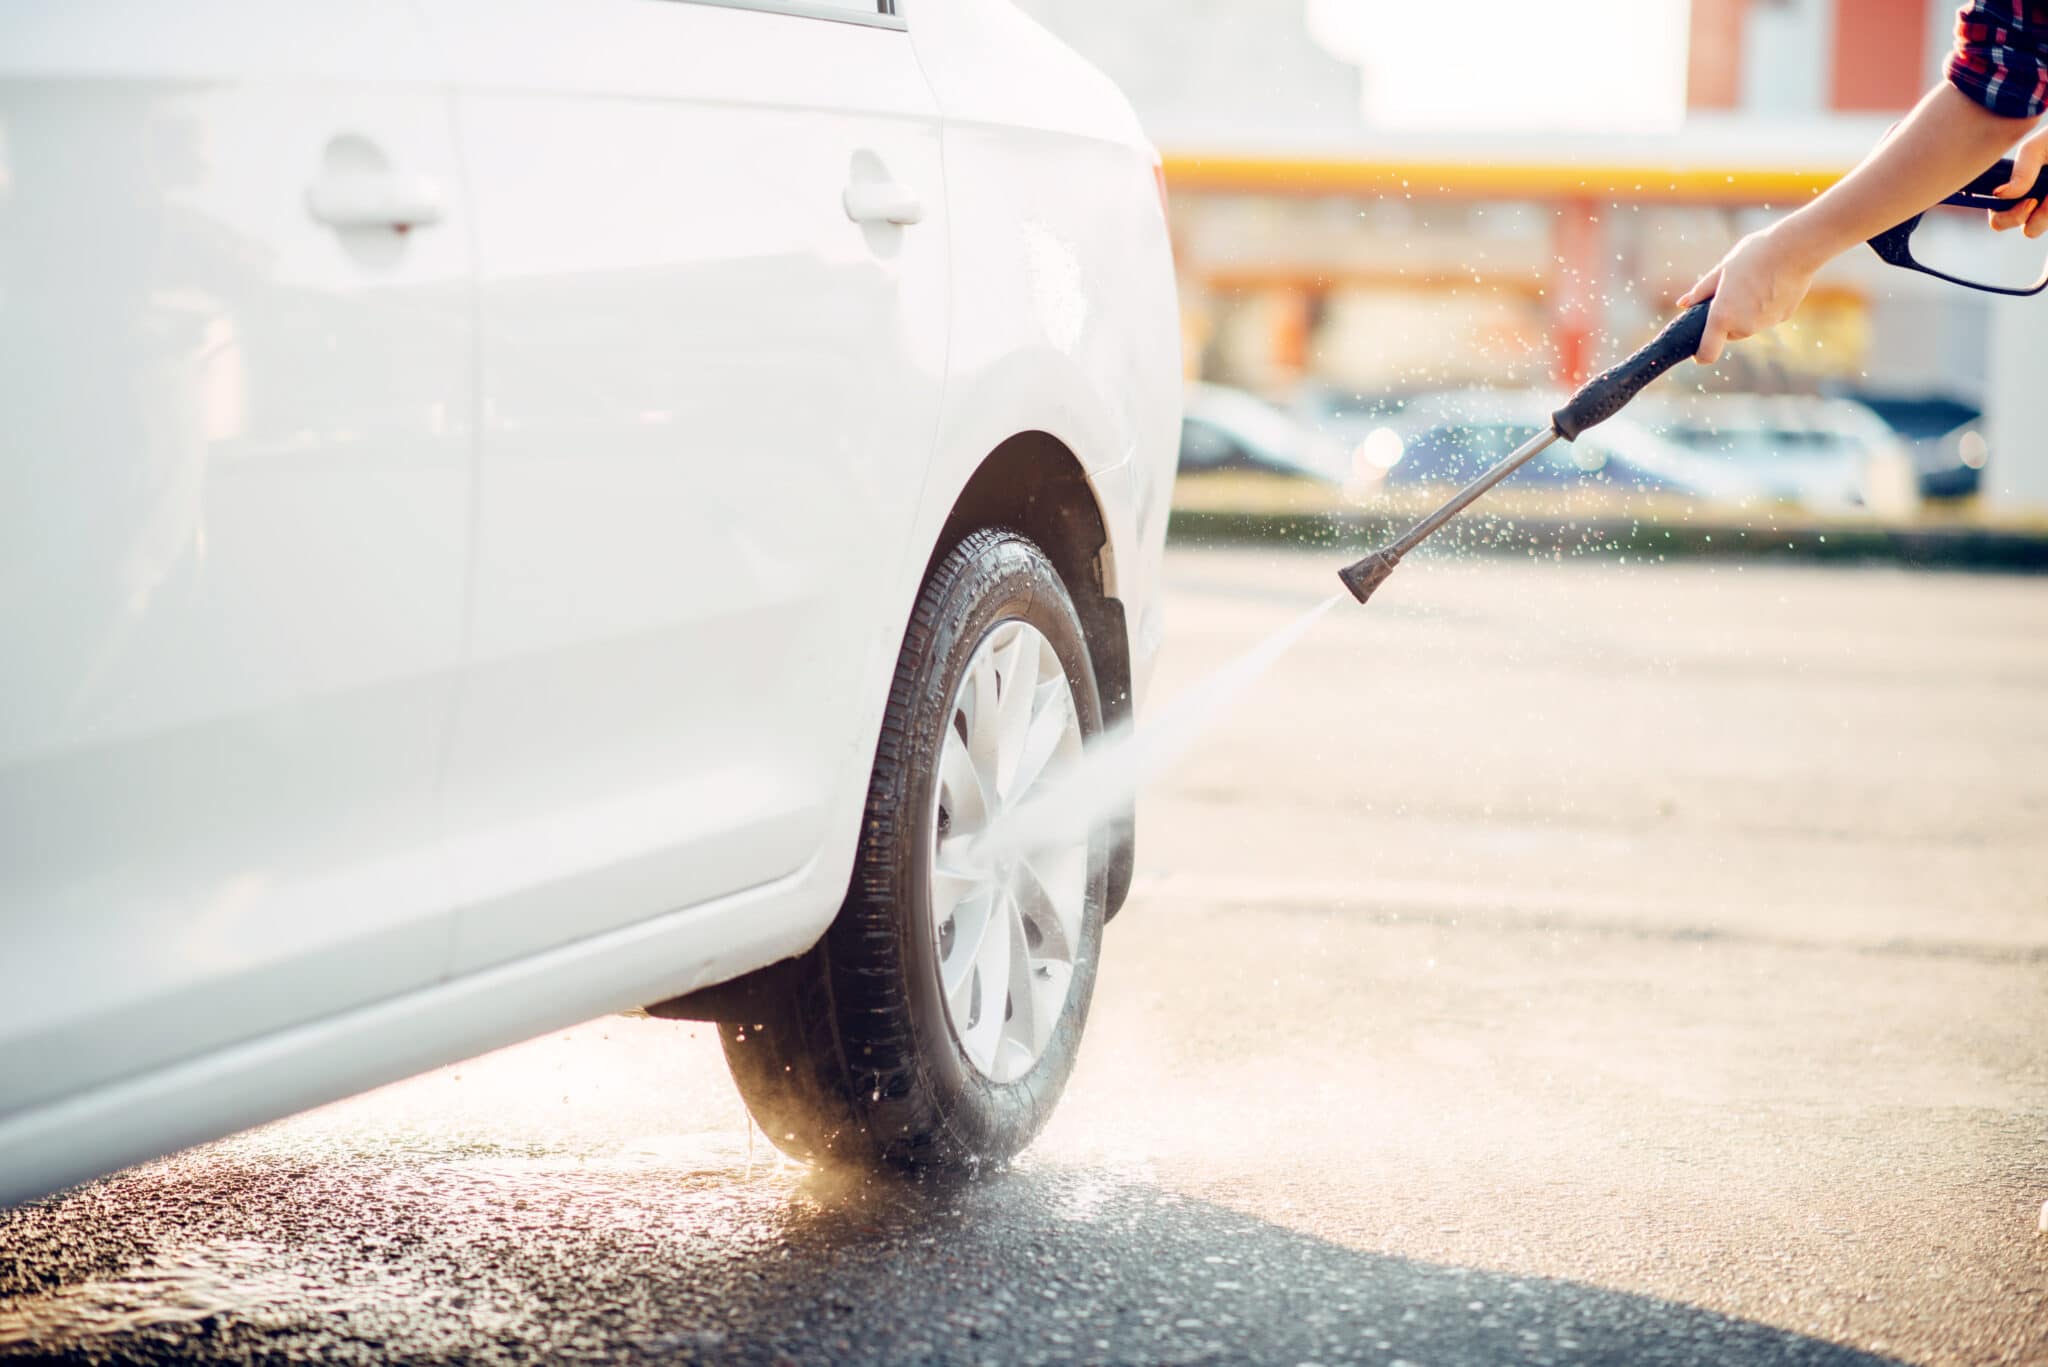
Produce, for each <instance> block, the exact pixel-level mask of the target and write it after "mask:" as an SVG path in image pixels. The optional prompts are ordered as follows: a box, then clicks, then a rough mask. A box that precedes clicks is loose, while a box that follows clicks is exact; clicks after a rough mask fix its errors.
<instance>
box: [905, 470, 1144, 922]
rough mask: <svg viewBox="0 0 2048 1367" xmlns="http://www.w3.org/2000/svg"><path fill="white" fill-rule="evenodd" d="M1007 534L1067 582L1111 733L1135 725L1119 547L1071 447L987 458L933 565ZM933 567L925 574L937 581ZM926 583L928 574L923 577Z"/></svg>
mask: <svg viewBox="0 0 2048 1367" xmlns="http://www.w3.org/2000/svg"><path fill="white" fill-rule="evenodd" d="M984 527H995V528H1004V529H1007V530H1009V531H1013V532H1017V533H1019V534H1021V535H1023V536H1027V537H1029V538H1030V539H1031V540H1032V541H1033V542H1034V543H1036V544H1037V546H1038V547H1039V549H1040V550H1042V551H1044V552H1045V554H1046V557H1047V558H1048V559H1049V560H1051V561H1052V563H1053V568H1054V569H1056V570H1058V571H1059V573H1060V578H1061V579H1062V580H1064V581H1065V582H1066V585H1067V593H1068V594H1069V596H1071V597H1072V598H1073V600H1074V609H1075V611H1076V613H1077V614H1078V615H1079V616H1080V618H1081V632H1082V635H1083V636H1084V637H1085V638H1086V640H1087V642H1088V656H1089V663H1090V666H1091V667H1092V669H1093V670H1094V673H1095V688H1096V692H1097V694H1098V695H1099V696H1100V698H1101V700H1102V719H1103V725H1104V726H1105V728H1108V729H1114V728H1116V727H1119V726H1123V725H1127V724H1129V722H1130V720H1131V711H1132V679H1131V634H1130V625H1129V623H1128V621H1126V619H1125V616H1124V605H1123V602H1122V600H1121V599H1120V598H1119V597H1118V596H1117V565H1116V554H1115V545H1114V543H1113V542H1112V540H1111V538H1110V534H1109V523H1108V521H1107V519H1106V516H1105V513H1104V509H1103V505H1102V500H1101V498H1100V497H1099V496H1098V494H1097V492H1096V489H1095V485H1094V482H1093V481H1092V480H1091V479H1090V478H1089V476H1088V471H1087V469H1086V468H1085V467H1084V466H1083V465H1082V464H1081V461H1080V458H1079V457H1078V456H1076V455H1075V454H1074V452H1073V450H1072V449H1071V448H1069V447H1068V446H1067V444H1066V443H1065V442H1063V441H1061V440H1060V439H1059V438H1058V437H1056V436H1053V435H1052V434H1051V433H1049V432H1038V431H1033V432H1020V433H1018V434H1016V435H1015V436H1013V437H1010V438H1009V439H1008V440H1006V441H1004V442H1002V443H1001V444H1000V445H998V446H997V447H996V448H995V449H994V450H993V451H991V452H989V454H988V455H987V456H986V457H985V458H983V460H982V462H981V464H980V465H979V466H977V467H976V468H975V471H974V473H973V474H972V475H970V476H969V477H968V480H967V483H966V484H965V485H964V486H963V487H962V488H961V490H960V493H959V496H958V497H957V498H955V499H954V500H953V507H952V510H951V511H950V512H949V513H948V514H947V516H946V521H945V525H944V527H943V528H942V529H941V531H940V534H939V538H938V544H937V546H936V547H935V548H934V549H933V551H932V560H933V561H936V560H937V559H938V557H940V556H942V555H944V554H945V553H946V552H947V551H948V550H950V549H951V548H952V547H954V546H957V545H958V544H959V543H960V541H961V539H962V538H963V537H965V536H967V535H968V534H969V533H971V532H975V531H978V530H980V529H982V528H984ZM930 570H931V565H930V563H929V562H928V563H927V564H926V566H925V570H924V573H925V574H929V573H930ZM922 577H923V575H920V578H922ZM1135 836H1136V832H1135V829H1134V823H1133V822H1132V820H1131V819H1130V818H1128V817H1126V818H1123V819H1121V820H1119V821H1118V823H1117V826H1116V829H1115V831H1114V832H1113V842H1112V845H1111V849H1110V864H1109V899H1108V904H1107V906H1106V907H1105V908H1104V912H1105V915H1106V916H1114V915H1116V913H1117V912H1118V911H1119V910H1120V909H1121V908H1122V906H1123V903H1124V899H1125V898H1126V897H1127V896H1128V895H1129V893H1130V887H1131V873H1132V865H1133V859H1134V855H1135V852H1136V840H1135Z"/></svg>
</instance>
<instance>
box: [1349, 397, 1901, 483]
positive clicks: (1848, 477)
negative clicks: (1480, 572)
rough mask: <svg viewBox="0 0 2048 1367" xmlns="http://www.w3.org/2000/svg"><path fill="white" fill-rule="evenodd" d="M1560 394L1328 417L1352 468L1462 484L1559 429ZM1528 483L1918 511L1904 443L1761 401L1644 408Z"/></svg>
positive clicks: (1834, 411)
mask: <svg viewBox="0 0 2048 1367" xmlns="http://www.w3.org/2000/svg"><path fill="white" fill-rule="evenodd" d="M1563 399H1564V396H1563V395H1562V394H1561V393H1554V392H1546V391H1538V390H1495V389H1463V390H1453V391H1443V392H1438V393H1428V394H1418V395H1411V396H1405V397H1402V398H1401V399H1399V400H1398V401H1386V402H1383V403H1379V404H1367V403H1365V402H1363V401H1360V402H1357V403H1354V404H1352V405H1350V406H1343V405H1333V404H1327V403H1326V404H1325V406H1323V407H1322V409H1321V412H1322V413H1323V415H1324V416H1323V418H1322V426H1321V430H1322V432H1323V434H1324V435H1325V436H1327V437H1329V438H1331V439H1332V440H1335V441H1340V442H1348V443H1351V444H1352V445H1353V449H1354V452H1355V456H1354V460H1353V461H1352V463H1351V468H1352V469H1353V470H1354V471H1358V472H1363V473H1366V474H1369V475H1370V474H1374V473H1375V472H1376V474H1377V478H1378V479H1379V480H1380V482H1381V483H1382V484H1384V485H1402V484H1439V485H1442V484H1462V483H1464V482H1466V481H1467V480H1470V479H1472V478H1474V477H1476V476H1477V475H1479V474H1480V473H1481V472H1483V471H1484V470H1485V469H1486V468H1487V467H1488V466H1489V465H1491V464H1493V463H1494V462H1496V461H1498V460H1500V459H1501V458H1502V457H1504V456H1506V455H1507V454H1508V453H1509V452H1510V451H1512V450H1513V449H1514V448H1515V447H1517V446H1519V445H1521V444H1522V443H1523V442H1525V441H1527V440H1528V439H1529V438H1530V437H1532V436H1535V435H1536V434H1537V433H1538V432H1540V431H1542V430H1544V429H1545V428H1546V427H1548V426H1549V422H1550V414H1551V413H1552V412H1554V411H1555V410H1556V409H1557V408H1558V407H1559V406H1560V405H1561V404H1562V402H1563ZM1512 482H1513V483H1515V484H1519V485H1523V486H1527V485H1531V484H1538V483H1550V484H1570V485H1584V486H1588V487H1608V488H1614V489H1636V490H1648V491H1664V492H1670V493H1679V494H1685V495H1689V496H1692V497H1696V498H1701V499H1707V500H1712V501H1717V502H1727V503H1744V502H1756V501H1763V502H1791V503H1798V504H1802V505H1804V506H1807V507H1812V508H1818V509H1826V508H1847V507H1854V506H1866V505H1867V506H1881V507H1885V508H1888V509H1889V508H1896V507H1899V506H1901V505H1902V504H1904V505H1910V503H1911V501H1912V500H1913V498H1914V497H1915V492H1914V487H1913V478H1912V472H1911V462H1910V458H1909V457H1908V456H1907V454H1906V451H1905V447H1904V444H1903V443H1902V442H1901V441H1900V440H1899V439H1898V438H1897V437H1896V436H1895V435H1894V434H1893V433H1892V432H1891V430H1890V429H1889V428H1887V427H1886V426H1885V424H1884V423H1883V422H1881V421H1879V420H1878V419H1877V418H1876V416H1875V415H1874V414H1872V413H1871V412H1870V411H1869V410H1867V409H1865V408H1863V407H1862V406H1861V405H1858V404H1855V403H1852V402H1849V401H1846V400H1838V399H1815V398H1784V397H1779V396H1756V395H1683V396H1677V397H1671V396H1664V395H1645V396H1644V397H1643V398H1642V399H1640V400H1638V401H1637V403H1636V404H1635V405H1633V406H1631V407H1630V409H1629V410H1628V411H1627V412H1624V413H1622V414H1619V415H1617V416H1616V417H1614V418H1611V419H1609V420H1608V421H1607V422H1605V423H1603V424H1602V425H1601V426H1599V427H1597V428H1595V429H1594V430H1592V431H1590V432H1588V433H1586V434H1585V435H1584V436H1582V437H1581V438H1580V439H1579V440H1578V441H1577V442H1572V443H1559V444H1558V445H1556V446H1554V447H1552V448H1551V449H1550V450H1548V451H1546V452H1544V454H1543V455H1542V456H1540V457H1538V458H1537V459H1536V460H1534V461H1532V462H1530V464H1529V465H1528V466H1526V467H1524V468H1523V469H1522V470H1520V471H1518V472H1517V473H1516V474H1515V475H1514V476H1513V477H1512Z"/></svg>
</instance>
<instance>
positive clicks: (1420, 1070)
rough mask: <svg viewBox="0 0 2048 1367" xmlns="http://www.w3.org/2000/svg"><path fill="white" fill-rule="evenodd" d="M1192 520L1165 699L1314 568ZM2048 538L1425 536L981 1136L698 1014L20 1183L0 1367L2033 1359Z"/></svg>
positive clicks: (1231, 782)
mask: <svg viewBox="0 0 2048 1367" xmlns="http://www.w3.org/2000/svg"><path fill="white" fill-rule="evenodd" d="M1325 559H1327V557H1305V556H1290V555H1272V554H1252V553H1246V552H1222V551H1217V552H1191V551H1178V552H1176V553H1175V554H1174V556H1173V557H1172V559H1171V562H1170V571H1171V575H1172V587H1173V592H1172V601H1171V606H1172V609H1173V611H1174V618H1173V627H1174V633H1173V644H1172V647H1171V652H1170V654H1169V656H1168V659H1167V661H1166V663H1165V665H1164V666H1163V673H1162V677H1161V680H1160V688H1161V692H1162V693H1163V694H1170V693H1171V692H1172V691H1173V690H1174V689H1175V688H1176V687H1178V686H1179V685H1181V684H1183V683H1185V682H1187V681H1188V680H1190V679H1192V678H1194V677H1196V676H1198V675H1199V674H1200V673H1201V672H1202V671H1204V670H1206V669H1208V668H1210V667H1212V666H1214V665H1216V664H1218V663H1221V662H1222V661H1223V660H1225V659H1227V658H1228V657H1229V656H1231V655H1232V654H1233V653H1234V652H1236V651H1238V650H1241V649H1243V648H1244V647H1245V646H1247V645H1249V644H1250V643H1251V642H1252V641H1254V640H1256V639H1258V638H1259V637H1260V636H1262V635H1264V634H1265V633H1266V632H1268V631H1270V630H1272V629H1273V628H1274V627H1276V626H1278V625H1279V624H1280V623H1281V622H1283V621H1284V620H1286V618H1287V617H1288V616H1289V615H1291V614H1292V613H1295V612H1298V611H1301V610H1304V609H1306V608H1307V607H1309V606H1311V605H1312V604H1313V603H1314V602H1315V601H1317V600H1318V599H1320V598H1321V597H1322V596H1323V595H1324V594H1325V593H1326V592H1327V591H1328V582H1327V581H1328V578H1329V570H1330V568H1331V567H1330V566H1329V565H1327V564H1325V563H1324V561H1325ZM2044 700H2048V580H2024V579H2006V578H1998V577H1992V576H1958V575H1914V574H1909V573H1904V572H1900V571H1895V570H1855V569H1827V570H1818V569H1807V568H1799V567H1782V568H1777V567H1767V566H1757V565H1753V564H1752V565H1748V566H1743V567H1739V568H1738V567H1737V566H1735V565H1733V564H1731V563H1701V564H1691V565H1683V566H1661V565H1651V566H1621V565H1618V564H1614V563H1612V562H1608V563H1576V562H1570V561H1567V562H1565V563H1563V564H1551V563H1542V564H1527V565H1524V564H1517V563H1510V562H1502V561H1490V562H1480V563H1476V564H1461V563H1455V562H1447V561H1437V562H1424V563H1419V564H1413V565H1411V566H1410V567H1409V568H1406V569H1404V570H1403V571H1402V573H1401V575H1400V576H1397V578H1396V579H1395V581H1394V582H1393V583H1392V584H1390V585H1389V586H1388V587H1387V588H1386V589H1384V590H1383V591H1382V594H1381V597H1380V598H1378V599H1376V600H1375V602H1374V604H1373V606H1372V608H1371V609H1370V610H1369V611H1367V612H1352V611H1348V610H1347V611H1346V612H1344V613H1340V614H1339V615H1337V616H1335V617H1332V618H1330V619H1328V620H1327V621H1326V622H1325V623H1323V624H1319V626H1318V628H1317V630H1316V631H1315V632H1314V633H1313V635H1312V636H1311V637H1310V638H1309V639H1308V640H1306V641H1305V642H1304V643H1303V645H1302V646H1301V647H1300V648H1299V649H1298V650H1297V651H1296V652H1295V653H1294V654H1293V655H1291V656H1290V657H1288V658H1287V659H1286V660H1284V661H1283V662H1281V664H1280V665H1279V666H1278V667H1276V669H1275V671H1274V673H1273V674H1272V676H1271V677H1270V678H1269V679H1267V680H1266V681H1265V682H1263V683H1262V684H1260V685H1259V686H1258V688H1257V689H1255V690H1254V691H1253V692H1252V694H1251V695H1250V696H1249V698H1248V699H1247V700H1246V701H1245V702H1244V704H1243V705H1242V707H1241V709H1240V710H1239V711H1238V712H1237V713H1235V714H1234V715H1232V716H1231V717H1230V718H1229V719H1228V720H1227V721H1225V722H1224V723H1222V724H1221V725H1220V727H1219V729H1218V730H1217V731H1216V732H1215V733H1214V735H1213V736H1212V737H1211V739H1210V741H1209V742H1208V743H1207V744H1205V745H1203V746H1202V747H1201V748H1200V749H1199V750H1197V751H1196V752H1195V753H1194V754H1192V755H1191V756H1190V757H1189V758H1188V759H1187V760H1186V761H1184V762H1183V763H1182V764H1181V766H1180V767H1179V768H1177V769H1176V770H1175V771H1174V772H1173V773H1172V774H1171V775H1170V776H1169V777H1168V778H1166V779H1165V780H1163V782H1162V783H1161V785H1160V786H1159V787H1158V789H1157V790H1156V791H1155V792H1154V793H1153V795H1152V796H1151V797H1150V798H1149V799H1148V802H1147V806H1146V809H1145V814H1144V818H1143V823H1142V826H1141V841H1142V847H1141V848H1142V853H1141V860H1140V866H1141V874H1140V879H1139V883H1138V888H1137V891H1136V893H1135V895H1134V897H1133V900H1132V903H1131V905H1130V907H1129V908H1128V910H1127V911H1126V912H1125V914H1124V915H1123V916H1122V917H1121V918H1119V920H1118V921H1117V922H1115V923H1114V924H1113V925H1112V926H1111V928H1110V936H1109V944H1108V950H1107V956H1106V960H1105V965H1104V970H1103V974H1102V978H1101V984H1100V988H1099V990H1098V994H1097V999H1096V1006H1095V1012H1094V1017H1093V1019H1092V1022H1091V1025H1090V1028H1089V1035H1088V1042H1087V1045H1086V1047H1085V1048H1084V1051H1083V1060H1082V1064H1081V1068H1080V1070H1079V1072H1078V1074H1077V1075H1076V1078H1075V1080H1074V1083H1073V1086H1072V1088H1071V1089H1070V1091H1069V1093H1068V1096H1067V1098H1066V1101H1065V1102H1064V1103H1063V1105H1062V1107H1061V1109H1060V1112H1059V1114H1058V1115H1057V1116H1056V1117H1055V1119H1054V1121H1053V1123H1052V1125H1051V1127H1050V1128H1049V1129H1048V1131H1047V1133H1046V1134H1045V1135H1044V1137H1043V1138H1042V1140H1041V1141H1040V1143H1039V1144H1038V1145H1037V1146H1036V1147H1035V1148H1034V1149H1033V1150H1032V1151H1031V1152H1030V1153H1029V1154H1027V1155H1026V1156H1025V1157H1024V1158H1023V1159H1021V1160H1020V1161H1019V1162H1018V1163H1017V1164H1016V1165H1015V1166H1014V1167H1013V1168H1012V1169H1011V1170H1009V1171H1006V1172H991V1173H984V1174H981V1175H980V1176H978V1177H977V1178H975V1179H973V1180H968V1181H961V1182H955V1183H950V1184H945V1183H935V1182H925V1183H915V1184H913V1183H903V1182H895V1181H888V1180H873V1179H868V1180H863V1179H857V1178H852V1177H848V1176H844V1175H837V1174H832V1173H821V1172H813V1171H809V1170H806V1169H803V1168H800V1167H798V1166H796V1165H794V1164H791V1163H788V1162H786V1161H784V1160H782V1159H780V1158H779V1157H778V1156H777V1155H776V1154H774V1152H773V1151H772V1150H771V1149H770V1148H768V1146H767V1145H766V1143H765V1141H763V1140H762V1139H761V1138H760V1137H759V1136H758V1135H757V1134H755V1133H754V1132H753V1131H752V1129H751V1127H750V1126H749V1125H748V1124H747V1123H746V1121H745V1119H744V1113H743V1112H742V1111H741V1109H740V1107H739V1105H738V1102H737V1100H736V1099H735V1097H734V1095H733V1092H732V1090H731V1087H730V1084H729V1083H728V1082H727V1081H726V1080H725V1078H724V1076H723V1068H722V1064H721V1063H720V1061H719V1057H718V1050H717V1046H716V1042H715V1040H714V1039H713V1038H712V1036H711V1034H710V1032H709V1031H708V1030H707V1029H705V1028H704V1027H701V1026H694V1027H693V1026H690V1025H686V1024H680V1023H672V1022H661V1021H651V1020H643V1019H630V1018H619V1017H614V1018H609V1019H605V1020H601V1021H594V1022H591V1023H589V1024H588V1025H585V1026H581V1027H578V1028H577V1029H575V1030H572V1031H569V1032H566V1033H564V1034H559V1035H553V1036H549V1037H547V1038H544V1039H540V1040H536V1041H533V1042H531V1043H529V1044H525V1045H521V1046H518V1047H516V1048H513V1049H509V1050H505V1051H501V1052H500V1053H497V1054H493V1055H490V1056H487V1057H485V1058H482V1059H477V1060H471V1061H469V1062H467V1063H463V1064H459V1065H456V1066H454V1067H451V1068H447V1069H443V1070H440V1071H438V1072H435V1073H432V1074H428V1075H426V1076H423V1077H420V1078H417V1079H414V1080H412V1081H410V1082H407V1083H402V1084H399V1085H398V1086H395V1087H391V1088H387V1089H384V1090H383V1091H380V1092H377V1093H373V1094H370V1095H368V1096H364V1097H360V1098H356V1099H354V1100H352V1101H348V1102H344V1103H341V1104H339V1105H336V1106H332V1107H328V1108H325V1109H323V1110H320V1111H316V1112H313V1113H310V1114H307V1115H304V1116H300V1117H297V1118H295V1119H292V1120H289V1121H286V1122H283V1123H280V1124H278V1125H273V1126H268V1127H265V1128H263V1129H260V1130H256V1131H252V1132H250V1133H248V1134H245V1135H240V1136H236V1137H234V1138H232V1139H229V1140H226V1141H223V1142H222V1143H219V1144H216V1145H212V1146H208V1147H205V1148H202V1149H198V1150H194V1151H191V1152H189V1153H186V1154H182V1155H178V1156H175V1157H172V1158H169V1159H166V1160H163V1161H161V1162H158V1163H153V1164H148V1165H144V1166H142V1167H139V1168H136V1169H132V1170H130V1171H128V1172H125V1173H122V1174H118V1175H116V1176H114V1177H110V1178H107V1179H105V1180H103V1181H100V1182H96V1183H92V1184H89V1185H87V1186H85V1187H82V1188H80V1189H78V1190H76V1191H74V1192H71V1193H68V1194H65V1195H62V1196H59V1197H55V1198H52V1199H50V1200H47V1201H44V1202H40V1203H36V1204H34V1205H30V1206H27V1207H22V1208H19V1209H16V1210H13V1211H9V1212H0V1359H7V1360H16V1359H20V1360H46V1361H73V1362H150V1363H160V1362H182V1361H198V1362H223V1363H226V1362H301V1361H303V1362H394V1361H395V1362H418V1363H432V1362H450V1363H453V1362H540V1361H567V1362H574V1361H588V1362H621V1363H629V1362H634V1363H637V1362H677V1363H687V1362H735V1363H757V1362H758V1363H777V1362H791V1363H812V1362H864V1363H865V1362H872V1363H898V1362H920V1361H928V1362H946V1363H956V1362H957V1363H979V1362H996V1363H1030V1362H1115V1363H1124V1362H1130V1363H1152V1362H1160V1363H1182V1362H1188V1363H1193V1362H1214V1363H1230V1362H1274V1363H1285V1364H1293V1363H1307V1362H1316V1363H1328V1364H1334V1363H1344V1362H1370V1363H1395V1362H1403V1361H1405V1362H1409V1363H1413V1364H1418V1367H1419V1365H1420V1364H1440V1363H1441V1364H1456V1363H1493V1362H1531V1363H1617V1364H1618V1363H1652V1364H1654V1363H1680V1362H1684V1363H1720V1362H1757V1363H1850V1362H1876V1361H1913V1362H1919V1361H1929V1362H2048V1238H2043V1237H2041V1236H2040V1235H2038V1234H2037V1233H2036V1219H2037V1213H2038V1212H2039V1210H2040V1208H2041V1205H2042V1202H2043V1201H2044V1200H2048V835H2044V832H2048V707H2044V706H2043V702H2044Z"/></svg>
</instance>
